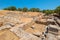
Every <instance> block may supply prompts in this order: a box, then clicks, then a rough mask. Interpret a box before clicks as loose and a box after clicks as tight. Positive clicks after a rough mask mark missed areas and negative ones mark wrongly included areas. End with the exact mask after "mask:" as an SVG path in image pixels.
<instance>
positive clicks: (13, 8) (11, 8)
mask: <svg viewBox="0 0 60 40" xmlns="http://www.w3.org/2000/svg"><path fill="white" fill-rule="evenodd" d="M4 10H12V11H15V10H17V8H16V7H15V6H10V7H7V8H4Z"/></svg>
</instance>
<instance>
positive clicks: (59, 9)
mask: <svg viewBox="0 0 60 40" xmlns="http://www.w3.org/2000/svg"><path fill="white" fill-rule="evenodd" d="M55 13H58V14H59V15H60V6H58V7H57V8H56V9H55Z"/></svg>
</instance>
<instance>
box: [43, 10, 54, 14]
mask: <svg viewBox="0 0 60 40" xmlns="http://www.w3.org/2000/svg"><path fill="white" fill-rule="evenodd" d="M42 12H43V13H45V14H46V15H49V14H52V13H54V11H53V10H43V11H42Z"/></svg>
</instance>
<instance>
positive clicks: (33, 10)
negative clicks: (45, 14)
mask: <svg viewBox="0 0 60 40" xmlns="http://www.w3.org/2000/svg"><path fill="white" fill-rule="evenodd" d="M29 11H31V12H40V9H39V8H31V9H30V10H29Z"/></svg>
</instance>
